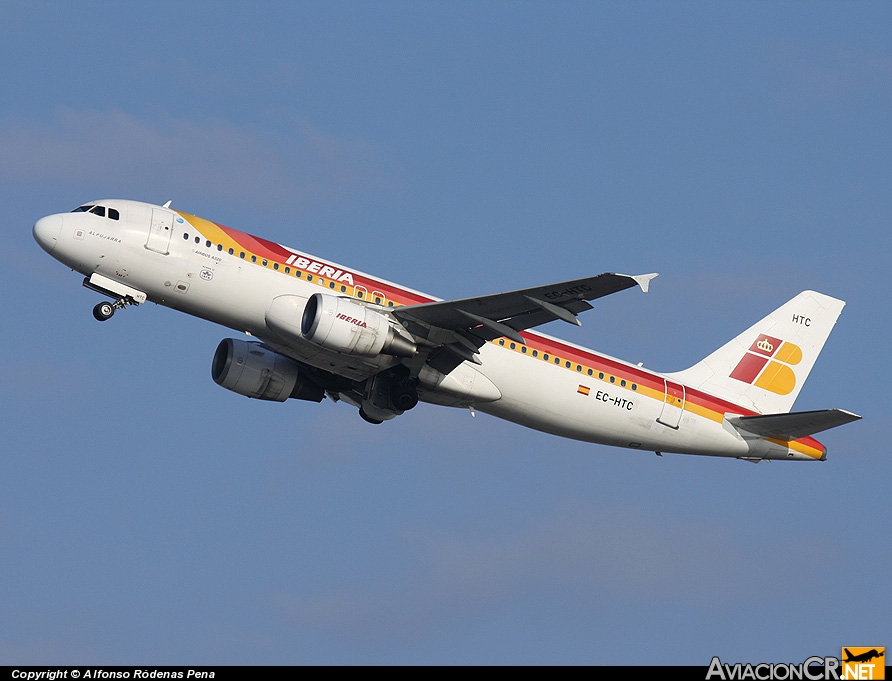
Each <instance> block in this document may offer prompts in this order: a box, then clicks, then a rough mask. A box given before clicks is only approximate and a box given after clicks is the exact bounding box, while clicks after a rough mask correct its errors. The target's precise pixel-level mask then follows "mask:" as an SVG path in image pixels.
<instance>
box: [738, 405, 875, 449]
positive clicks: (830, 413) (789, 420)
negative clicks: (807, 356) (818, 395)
mask: <svg viewBox="0 0 892 681" xmlns="http://www.w3.org/2000/svg"><path fill="white" fill-rule="evenodd" d="M860 418H861V417H860V416H858V415H857V414H853V413H852V412H850V411H845V410H844V409H819V410H817V411H796V412H791V413H788V414H763V415H761V416H728V417H727V419H728V422H729V423H730V424H731V425H732V426H734V427H735V428H737V429H738V430H745V431H746V432H748V433H752V434H753V435H758V436H759V437H771V438H775V439H777V440H786V441H789V440H798V439H799V438H801V437H806V436H808V435H814V434H815V433H820V432H821V431H822V430H828V429H829V428H836V427H837V426H842V425H845V424H846V423H851V422H852V421H857V420H858V419H860Z"/></svg>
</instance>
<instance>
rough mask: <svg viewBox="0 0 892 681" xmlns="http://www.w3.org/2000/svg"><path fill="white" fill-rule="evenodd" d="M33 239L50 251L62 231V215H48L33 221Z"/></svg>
mask: <svg viewBox="0 0 892 681" xmlns="http://www.w3.org/2000/svg"><path fill="white" fill-rule="evenodd" d="M33 231H34V240H35V241H36V242H37V243H38V244H40V247H41V248H42V249H43V250H45V251H46V252H47V253H52V252H53V249H54V248H55V247H56V244H57V243H58V241H59V233H60V232H61V231H62V216H61V215H49V216H47V217H45V218H40V220H38V221H37V222H35V223H34V230H33Z"/></svg>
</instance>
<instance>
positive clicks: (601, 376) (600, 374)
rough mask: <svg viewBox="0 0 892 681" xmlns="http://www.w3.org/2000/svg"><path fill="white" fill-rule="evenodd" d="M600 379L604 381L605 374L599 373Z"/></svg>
mask: <svg viewBox="0 0 892 681" xmlns="http://www.w3.org/2000/svg"><path fill="white" fill-rule="evenodd" d="M598 378H600V379H601V380H602V381H603V380H604V372H603V371H599V372H598Z"/></svg>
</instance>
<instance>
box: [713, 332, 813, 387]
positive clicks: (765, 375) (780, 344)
mask: <svg viewBox="0 0 892 681" xmlns="http://www.w3.org/2000/svg"><path fill="white" fill-rule="evenodd" d="M801 361H802V349H801V348H800V347H799V346H798V345H794V344H793V343H786V342H784V341H782V340H780V339H779V338H772V337H771V336H767V335H765V334H762V335H760V336H759V337H758V338H756V340H755V341H753V344H752V345H751V346H750V348H749V350H747V352H746V354H745V355H744V356H743V359H741V360H740V363H739V364H738V365H737V366H736V367H734V371H732V372H731V378H735V379H737V380H738V381H743V382H744V383H752V384H753V385H755V386H756V387H757V388H764V389H765V390H770V391H771V392H773V393H777V394H778V395H789V394H790V393H791V392H793V388H795V387H796V374H794V373H793V370H792V369H791V368H790V367H791V366H795V365H797V364H799V362H801Z"/></svg>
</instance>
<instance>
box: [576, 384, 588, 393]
mask: <svg viewBox="0 0 892 681" xmlns="http://www.w3.org/2000/svg"><path fill="white" fill-rule="evenodd" d="M576 392H578V393H579V394H580V395H588V394H589V393H590V392H591V389H590V388H589V387H588V386H587V385H580V386H579V387H578V388H576Z"/></svg>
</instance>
